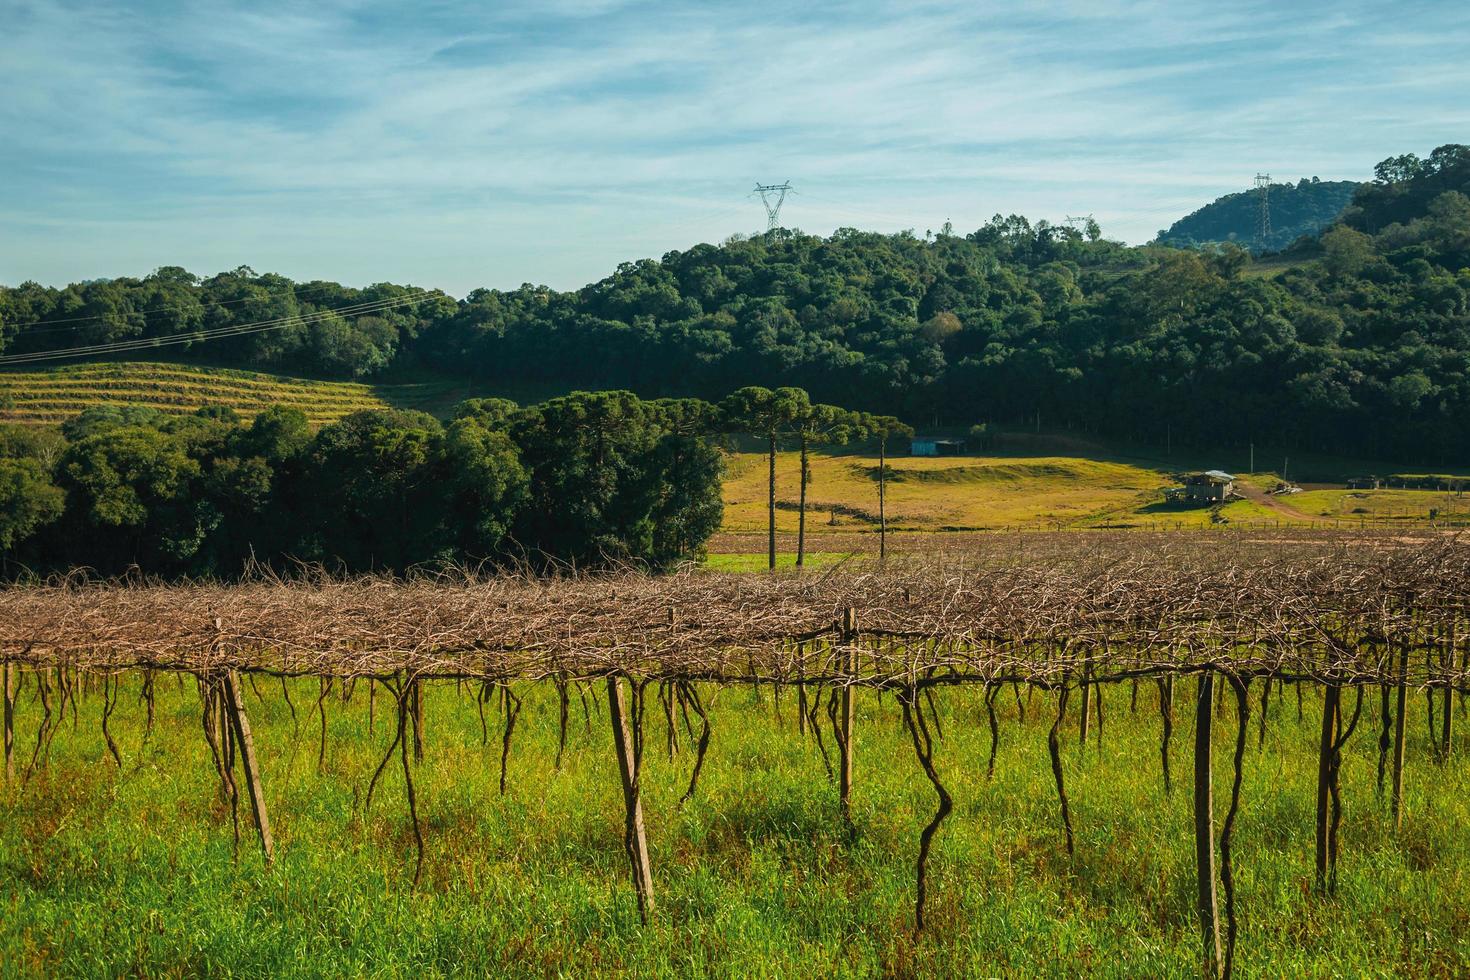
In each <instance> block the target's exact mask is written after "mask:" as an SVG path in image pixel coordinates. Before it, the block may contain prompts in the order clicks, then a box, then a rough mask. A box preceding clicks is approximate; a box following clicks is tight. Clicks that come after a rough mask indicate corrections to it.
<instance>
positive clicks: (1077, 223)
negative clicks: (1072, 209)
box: [1067, 214, 1097, 236]
mask: <svg viewBox="0 0 1470 980" xmlns="http://www.w3.org/2000/svg"><path fill="white" fill-rule="evenodd" d="M1096 223H1097V219H1096V218H1094V217H1093V216H1092V215H1091V214H1084V215H1081V216H1080V217H1079V216H1077V215H1071V214H1069V215H1067V227H1069V228H1072V229H1075V230H1076V231H1078V232H1080V233H1081V234H1082V235H1084V236H1085V235H1086V234H1087V228H1088V226H1089V225H1095V224H1096Z"/></svg>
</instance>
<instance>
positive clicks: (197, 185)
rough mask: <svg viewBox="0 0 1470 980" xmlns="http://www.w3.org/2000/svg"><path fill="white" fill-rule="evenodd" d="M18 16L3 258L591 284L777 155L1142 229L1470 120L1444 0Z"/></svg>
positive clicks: (738, 197) (48, 8) (94, 266)
mask: <svg viewBox="0 0 1470 980" xmlns="http://www.w3.org/2000/svg"><path fill="white" fill-rule="evenodd" d="M15 20H16V29H15V30H13V31H12V32H11V33H10V34H9V35H8V36H7V37H6V38H5V39H0V91H5V92H7V93H14V97H13V98H8V99H7V100H0V126H3V128H4V132H5V133H6V134H7V140H6V142H8V143H9V144H10V148H9V149H0V161H4V163H5V166H6V169H7V172H9V173H13V174H14V175H15V176H14V179H12V180H10V181H7V183H6V185H5V187H3V188H0V220H3V221H6V222H7V223H8V224H10V225H11V226H12V227H23V228H24V229H25V230H24V231H23V233H22V234H20V235H15V234H11V235H7V236H6V238H5V239H4V241H3V242H0V281H13V280H16V279H19V278H24V277H28V276H32V277H36V278H41V279H43V280H49V281H61V280H67V279H74V278H79V277H82V276H84V275H100V274H107V273H108V272H114V273H115V272H117V271H121V270H123V269H127V270H130V271H146V268H143V266H146V265H148V264H150V263H151V264H155V265H156V264H162V263H165V262H167V263H182V264H187V265H190V266H192V267H195V268H197V269H200V270H201V271H212V270H213V269H214V268H217V267H224V266H232V265H234V264H238V263H239V262H249V263H250V264H252V265H254V266H256V267H260V268H267V267H269V268H275V269H279V270H280V271H282V272H285V273H287V274H291V275H300V276H316V275H327V274H330V275H334V276H336V277H340V278H342V279H345V280H347V281H354V282H358V281H366V280H369V279H379V278H402V279H408V278H413V279H415V280H416V281H419V282H430V283H434V284H441V285H444V286H445V287H447V288H449V289H451V290H453V291H456V292H463V291H465V290H467V289H468V288H470V287H472V286H474V285H478V284H492V285H515V284H517V283H519V282H520V281H522V280H523V279H531V280H545V281H549V282H551V283H552V284H554V285H559V286H571V285H575V284H578V283H580V282H582V281H585V280H587V279H589V278H595V277H597V276H600V275H602V274H604V273H605V272H607V271H609V270H610V269H611V268H612V267H613V266H614V265H615V264H616V262H618V261H620V260H622V259H624V258H629V257H632V256H634V255H637V254H657V253H658V252H661V251H663V250H665V249H666V248H669V247H675V246H680V245H685V244H688V242H689V240H690V239H691V238H692V237H706V238H719V237H723V235H724V234H728V233H729V232H730V231H733V230H741V229H744V230H749V229H752V228H755V227H758V226H759V225H760V224H761V223H762V220H761V213H760V210H759V207H758V205H757V204H756V203H755V202H753V201H749V200H747V199H746V194H747V191H748V189H749V186H750V185H751V183H753V182H754V181H755V180H757V179H778V180H779V179H783V178H787V177H790V178H791V179H792V180H793V182H794V183H796V185H797V186H798V188H799V189H801V190H803V191H805V192H807V193H806V194H804V195H798V196H796V197H794V198H793V199H792V200H791V202H790V203H789V204H788V210H787V212H786V214H787V215H788V216H789V217H790V219H791V222H792V223H793V224H798V225H800V226H802V227H804V228H805V229H806V230H809V231H823V232H825V231H828V230H830V229H831V228H832V227H834V226H836V225H840V224H864V225H868V226H873V227H879V228H883V229H886V230H893V229H897V228H901V227H909V226H912V227H915V228H919V229H920V230H922V229H923V228H926V227H937V226H938V225H939V224H940V223H942V222H943V221H944V220H945V219H946V218H950V219H953V220H954V221H955V223H956V225H957V226H958V227H960V228H966V227H971V226H974V225H976V224H978V223H980V222H981V221H983V220H984V219H985V218H986V217H988V216H989V215H990V214H991V213H994V212H1025V213H1030V214H1032V215H1033V216H1035V217H1053V218H1058V217H1061V216H1063V215H1064V214H1066V213H1067V212H1069V211H1070V212H1072V213H1079V212H1086V211H1092V212H1095V213H1097V214H1098V215H1099V217H1100V218H1102V219H1103V220H1104V227H1105V230H1107V231H1108V232H1109V233H1110V234H1115V235H1121V236H1122V237H1125V238H1128V239H1131V240H1141V239H1144V238H1147V237H1149V236H1151V235H1152V234H1153V232H1154V231H1155V230H1157V228H1158V227H1160V226H1161V225H1165V224H1168V223H1169V221H1170V220H1172V219H1173V218H1174V217H1178V216H1181V215H1183V214H1184V213H1187V212H1188V211H1190V210H1193V208H1195V207H1197V206H1199V205H1200V204H1202V203H1204V202H1206V201H1208V200H1209V199H1210V198H1212V197H1214V196H1216V195H1217V194H1219V193H1224V192H1227V191H1230V190H1235V189H1239V188H1240V187H1242V186H1244V185H1245V184H1247V183H1248V182H1249V179H1250V176H1251V175H1252V174H1253V173H1254V172H1255V171H1256V170H1257V169H1269V170H1271V171H1272V172H1273V173H1275V174H1276V175H1277V176H1278V177H1287V176H1293V177H1294V176H1301V175H1311V174H1319V175H1320V176H1322V177H1324V178H1329V177H1342V176H1364V175H1366V174H1367V173H1368V172H1369V171H1370V168H1371V166H1372V164H1373V163H1374V162H1375V161H1376V160H1378V159H1381V158H1382V157H1384V156H1387V155H1389V154H1391V153H1397V152H1404V151H1407V150H1415V151H1418V152H1423V151H1425V150H1427V149H1429V148H1430V147H1431V146H1432V145H1434V143H1435V142H1436V141H1448V140H1451V139H1455V138H1456V136H1455V133H1456V131H1457V130H1459V131H1460V132H1463V131H1464V129H1465V128H1466V125H1467V124H1470V108H1467V107H1466V105H1465V104H1464V103H1463V100H1462V99H1461V98H1460V96H1459V95H1458V94H1457V93H1459V92H1463V90H1464V88H1465V83H1466V82H1467V81H1470V69H1467V68H1466V67H1465V66H1464V64H1463V59H1462V58H1461V57H1460V56H1459V54H1458V50H1459V49H1460V48H1463V46H1464V42H1465V41H1466V40H1470V27H1467V20H1466V16H1465V15H1464V14H1463V13H1461V12H1460V11H1459V10H1458V9H1453V8H1445V9H1443V10H1441V9H1440V8H1436V7H1430V6H1427V5H1426V6H1423V7H1419V8H1412V10H1411V11H1410V12H1408V13H1405V14H1401V15H1400V16H1398V17H1397V18H1396V19H1394V20H1393V21H1391V22H1389V25H1388V26H1391V27H1392V30H1391V31H1383V30H1378V28H1381V27H1383V26H1385V25H1384V20H1383V18H1382V16H1381V15H1378V14H1376V13H1375V12H1374V11H1372V10H1371V9H1369V8H1363V9H1357V8H1354V7H1353V6H1351V5H1349V6H1346V7H1339V6H1336V5H1334V6H1331V7H1328V6H1326V5H1323V6H1321V8H1320V9H1315V10H1306V11H1303V10H1301V8H1280V7H1277V6H1266V5H1258V6H1255V7H1249V6H1247V7H1228V8H1227V7H1221V6H1219V5H1204V4H1188V5H1184V4H1174V3H1162V2H1161V3H1149V4H1142V5H1140V4H1134V3H1123V2H1108V3H1092V4H1083V3H1052V4H1044V5H1031V4H1028V5H1026V7H1025V8H1024V9H1018V8H1015V7H1012V6H1011V5H1001V4H986V5H975V4H969V3H938V2H931V3H923V4H899V3H876V2H875V3H865V4H860V5H856V6H853V5H844V6H841V7H833V8H832V9H831V10H829V11H824V12H822V13H821V14H820V15H819V14H818V13H815V12H808V13H806V14H804V15H797V14H789V13H787V8H785V7H776V6H772V7H771V8H769V9H766V8H764V7H762V6H760V5H755V6H745V5H743V6H742V7H740V8H729V9H726V8H718V7H706V6H678V5H654V4H635V3H618V2H599V0H587V2H578V0H563V2H559V3H556V4H555V5H553V6H548V5H546V4H539V5H536V6H535V7H520V8H518V7H502V8H498V9H497V10H496V11H495V12H493V13H485V12H483V11H481V10H479V9H478V8H476V7H474V6H471V5H466V6H464V7H462V8H461V7H458V6H456V5H454V4H448V3H443V2H440V3H435V4H429V5H421V6H410V5H404V6H402V7H393V6H391V5H358V4H351V3H333V4H323V5H314V6H312V7H310V8H302V7H299V6H294V5H292V6H279V7H259V6H253V7H249V8H242V7H240V6H238V5H231V4H223V3H219V4H214V5H210V6H207V7H204V8H198V7H191V8H190V12H189V14H188V15H187V16H185V15H182V14H180V13H178V12H170V13H163V12H153V11H150V10H148V9H122V8H109V10H107V11H104V12H100V13H99V12H96V11H87V12H85V13H83V12H79V11H77V10H75V9H73V8H70V7H68V6H65V5H63V4H61V3H56V2H53V0H41V2H35V3H32V4H29V5H28V6H26V8H25V15H24V16H21V17H18V18H15ZM1369 26H1371V27H1372V28H1374V29H1373V30H1369V29H1367V27H1369ZM446 52H452V53H453V54H452V56H447V55H446V54H445V53H446ZM1361 65H1371V66H1373V68H1374V70H1372V71H1363V70H1359V68H1358V66H1361ZM742 208H744V210H743V211H742V210H741V209H742ZM109 257H110V258H111V263H112V264H111V267H110V268H109V267H108V260H109ZM532 262H535V263H537V264H536V265H535V266H534V267H533V266H532V265H531V263H532ZM89 263H90V264H89ZM84 265H85V266H86V267H85V268H84V267H83V266H84ZM99 266H100V267H99Z"/></svg>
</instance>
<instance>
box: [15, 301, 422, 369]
mask: <svg viewBox="0 0 1470 980" xmlns="http://www.w3.org/2000/svg"><path fill="white" fill-rule="evenodd" d="M428 295H430V291H429V290H419V291H417V292H414V293H409V294H406V295H403V296H396V297H393V298H392V299H386V300H375V301H371V302H366V303H356V304H351V305H348V306H344V307H339V308H336V309H329V310H318V311H315V312H312V313H306V314H293V315H290V316H284V317H275V318H272V319H269V320H258V321H254V322H251V323H237V324H231V325H228V326H224V327H215V328H212V329H209V330H192V331H189V332H187V333H179V334H170V335H168V336H164V337H135V338H130V339H128V340H119V341H112V342H110V343H104V344H87V345H81V346H77V347H65V348H57V349H53V350H45V351H31V352H28V353H24V354H6V355H0V364H30V363H36V362H39V361H52V360H62V359H65V358H69V357H93V356H98V355H104V354H114V353H121V352H124V351H133V350H147V349H151V348H155V347H170V346H176V345H179V344H195V343H205V342H208V341H211V340H221V339H225V338H230V337H243V336H249V335H252V334H257V333H266V332H268V331H271V330H280V329H282V328H284V327H288V326H292V325H296V324H301V325H310V324H313V323H319V322H321V321H323V320H326V319H327V318H329V317H333V316H364V315H367V314H371V313H381V312H383V311H386V310H390V309H395V308H397V307H400V306H407V305H409V304H411V303H416V302H418V301H419V300H421V299H423V298H424V297H426V296H428Z"/></svg>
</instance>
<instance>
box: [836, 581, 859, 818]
mask: <svg viewBox="0 0 1470 980" xmlns="http://www.w3.org/2000/svg"><path fill="white" fill-rule="evenodd" d="M857 635H858V625H857V610H856V609H854V608H852V607H851V606H848V607H847V608H845V609H843V610H842V635H841V638H840V641H839V642H841V643H842V645H843V647H844V648H846V649H845V650H844V652H843V654H842V672H843V673H844V674H845V675H847V677H846V679H847V683H846V684H843V685H842V710H841V714H840V715H839V716H838V723H839V724H840V725H841V726H842V732H841V734H842V737H841V738H840V739H838V750H839V752H840V753H841V757H842V758H841V763H840V765H839V768H838V783H837V787H838V800H839V802H840V803H841V806H842V819H843V820H844V821H846V822H847V823H848V824H849V825H851V824H852V753H853V744H852V738H853V724H852V720H853V702H852V679H853V677H854V675H856V674H857V651H856V650H855V649H853V645H854V644H855V643H857Z"/></svg>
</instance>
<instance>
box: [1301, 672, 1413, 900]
mask: <svg viewBox="0 0 1470 980" xmlns="http://www.w3.org/2000/svg"><path fill="white" fill-rule="evenodd" d="M1401 690H1402V689H1401ZM1341 698H1342V688H1340V687H1338V686H1337V684H1336V683H1334V682H1331V681H1329V682H1328V683H1327V685H1326V687H1324V688H1323V690H1322V740H1321V744H1320V745H1319V747H1318V752H1317V891H1318V893H1320V894H1323V895H1325V894H1327V889H1328V885H1329V880H1328V870H1329V865H1330V855H1329V854H1328V841H1327V836H1328V833H1329V827H1328V819H1329V816H1328V806H1329V802H1330V795H1331V792H1332V754H1333V750H1332V746H1333V741H1334V739H1335V738H1336V734H1335V733H1336V731H1337V712H1338V704H1339V702H1340V701H1341ZM1399 703H1400V706H1401V707H1400V714H1399V718H1400V719H1401V720H1402V718H1403V714H1402V704H1403V702H1402V701H1400V702H1399ZM1401 730H1402V729H1401Z"/></svg>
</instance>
